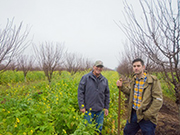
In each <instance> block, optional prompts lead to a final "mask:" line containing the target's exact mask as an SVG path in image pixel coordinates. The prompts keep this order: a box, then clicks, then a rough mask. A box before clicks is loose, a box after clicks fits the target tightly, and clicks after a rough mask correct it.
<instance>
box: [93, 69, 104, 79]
mask: <svg viewBox="0 0 180 135" xmlns="http://www.w3.org/2000/svg"><path fill="white" fill-rule="evenodd" d="M90 77H91V78H93V79H94V80H96V78H97V77H96V76H95V75H94V74H93V70H92V71H91V72H90ZM98 78H99V80H102V79H103V75H102V74H100V76H99V77H98Z"/></svg>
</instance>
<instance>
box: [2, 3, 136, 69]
mask: <svg viewBox="0 0 180 135" xmlns="http://www.w3.org/2000/svg"><path fill="white" fill-rule="evenodd" d="M131 2H132V1H131ZM137 3H138V0H133V6H136V4H137ZM0 4H1V8H0V29H2V28H4V26H5V24H6V23H7V19H8V18H9V19H10V20H12V19H13V18H14V24H16V25H18V24H20V22H21V21H23V26H24V27H25V26H26V25H28V26H29V27H31V30H30V35H29V37H34V38H33V42H34V43H35V44H40V43H42V42H45V41H49V42H59V43H64V46H65V48H66V49H68V52H73V53H80V54H82V55H83V56H84V57H85V58H89V59H90V60H92V61H96V60H102V61H103V62H104V65H105V66H106V67H108V68H111V69H115V67H117V66H118V59H119V58H118V57H119V52H121V50H122V49H123V42H124V41H125V40H126V37H125V36H124V34H123V33H122V31H121V30H120V29H119V28H118V26H117V25H116V24H115V22H114V21H116V22H118V21H123V15H122V11H123V4H122V0H0ZM137 6H138V5H137ZM137 8H138V7H137ZM29 52H31V51H29Z"/></svg>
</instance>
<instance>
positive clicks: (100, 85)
mask: <svg viewBox="0 0 180 135" xmlns="http://www.w3.org/2000/svg"><path fill="white" fill-rule="evenodd" d="M103 67H104V65H103V62H102V61H100V60H98V61H96V62H95V64H94V66H93V70H92V71H91V72H89V73H88V74H86V75H84V76H83V77H82V78H81V81H80V83H79V87H78V103H79V108H80V111H81V112H82V113H85V116H84V118H85V119H86V120H87V121H88V123H92V121H95V122H96V128H97V131H98V132H99V133H100V134H101V131H102V126H103V120H104V114H105V116H107V115H108V109H109V102H110V92H109V86H108V80H107V79H106V78H105V77H104V76H103V75H102V74H101V72H102V70H103Z"/></svg>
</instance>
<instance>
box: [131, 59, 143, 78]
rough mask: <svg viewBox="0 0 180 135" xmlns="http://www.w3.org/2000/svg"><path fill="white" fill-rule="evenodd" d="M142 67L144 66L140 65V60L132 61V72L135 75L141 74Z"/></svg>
mask: <svg viewBox="0 0 180 135" xmlns="http://www.w3.org/2000/svg"><path fill="white" fill-rule="evenodd" d="M144 69H145V66H144V65H142V64H141V62H140V61H137V62H134V63H133V72H134V73H135V74H136V75H142V74H143V71H144Z"/></svg>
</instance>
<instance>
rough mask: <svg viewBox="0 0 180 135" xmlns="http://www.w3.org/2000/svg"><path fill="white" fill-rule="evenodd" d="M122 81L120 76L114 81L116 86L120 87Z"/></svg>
mask: <svg viewBox="0 0 180 135" xmlns="http://www.w3.org/2000/svg"><path fill="white" fill-rule="evenodd" d="M122 83H123V80H122V78H120V79H119V80H117V82H116V85H117V87H122Z"/></svg>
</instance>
